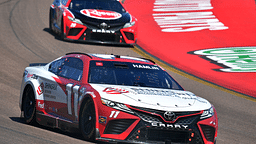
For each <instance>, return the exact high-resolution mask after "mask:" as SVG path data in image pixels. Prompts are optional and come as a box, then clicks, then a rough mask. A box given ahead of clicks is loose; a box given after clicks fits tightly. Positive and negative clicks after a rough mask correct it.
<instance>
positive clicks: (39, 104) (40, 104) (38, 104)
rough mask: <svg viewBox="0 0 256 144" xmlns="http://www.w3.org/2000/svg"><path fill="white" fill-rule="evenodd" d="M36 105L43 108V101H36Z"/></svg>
mask: <svg viewBox="0 0 256 144" xmlns="http://www.w3.org/2000/svg"><path fill="white" fill-rule="evenodd" d="M37 106H38V107H39V108H41V109H43V108H44V103H40V101H39V102H38V103H37Z"/></svg>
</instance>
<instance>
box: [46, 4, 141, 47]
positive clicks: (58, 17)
mask: <svg viewBox="0 0 256 144" xmlns="http://www.w3.org/2000/svg"><path fill="white" fill-rule="evenodd" d="M137 25H138V24H137V19H136V18H135V17H133V16H132V15H130V14H129V13H128V12H127V11H126V10H125V8H124V7H123V5H122V3H121V2H120V1H119V0H54V2H53V4H52V5H51V7H50V14H49V28H50V30H51V31H53V32H55V33H57V34H59V35H60V37H61V39H64V40H69V41H82V42H83V41H84V42H93V43H105V44H126V45H127V44H128V45H134V44H135V43H136V41H137Z"/></svg>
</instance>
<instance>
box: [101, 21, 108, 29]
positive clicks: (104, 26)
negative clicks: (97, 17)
mask: <svg viewBox="0 0 256 144" xmlns="http://www.w3.org/2000/svg"><path fill="white" fill-rule="evenodd" d="M100 28H101V29H104V30H105V29H107V28H108V24H106V23H104V22H103V23H101V24H100Z"/></svg>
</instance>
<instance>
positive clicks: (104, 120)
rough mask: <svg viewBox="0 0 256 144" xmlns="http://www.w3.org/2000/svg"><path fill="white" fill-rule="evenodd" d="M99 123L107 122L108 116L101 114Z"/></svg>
mask: <svg viewBox="0 0 256 144" xmlns="http://www.w3.org/2000/svg"><path fill="white" fill-rule="evenodd" d="M99 123H101V124H106V123H107V117H104V116H99Z"/></svg>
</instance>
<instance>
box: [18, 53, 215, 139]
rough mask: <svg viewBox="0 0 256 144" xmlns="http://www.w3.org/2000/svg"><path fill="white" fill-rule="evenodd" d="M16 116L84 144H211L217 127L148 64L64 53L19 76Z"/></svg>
mask: <svg viewBox="0 0 256 144" xmlns="http://www.w3.org/2000/svg"><path fill="white" fill-rule="evenodd" d="M21 88H22V89H21V93H20V109H21V112H22V116H23V117H24V119H25V122H26V123H28V124H32V123H35V122H37V123H39V124H41V125H45V126H49V127H53V128H60V129H62V130H65V131H78V130H79V131H80V132H81V133H82V135H83V137H84V138H85V139H86V140H97V141H104V142H116V143H118V142H129V143H163V144H169V143H179V144H180V143H182V144H183V143H186V144H187V143H189V144H190V143H191V144H203V143H204V144H214V143H215V142H216V138H217V129H218V120H217V113H216V111H215V108H214V107H213V106H212V105H211V104H210V103H209V102H208V101H207V100H205V99H203V98H201V97H198V96H195V95H194V94H193V93H191V92H188V91H185V90H184V89H183V88H182V87H181V86H180V85H179V84H178V83H177V82H176V81H175V80H174V79H173V78H172V77H171V76H170V75H169V74H168V73H167V72H166V71H165V70H164V69H162V68H161V67H159V66H158V65H157V64H155V63H154V62H153V61H151V60H147V59H142V58H133V57H128V56H119V55H102V54H85V53H69V54H66V55H65V56H62V57H60V58H58V59H56V60H54V61H52V62H50V63H47V64H31V65H30V66H29V67H27V68H26V69H25V72H24V75H23V81H22V85H21Z"/></svg>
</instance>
